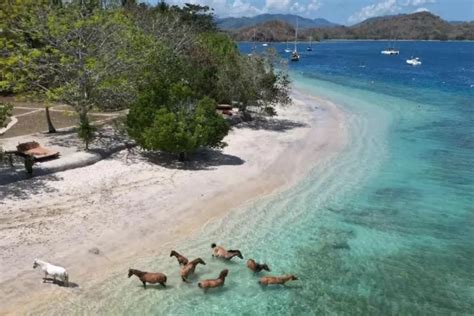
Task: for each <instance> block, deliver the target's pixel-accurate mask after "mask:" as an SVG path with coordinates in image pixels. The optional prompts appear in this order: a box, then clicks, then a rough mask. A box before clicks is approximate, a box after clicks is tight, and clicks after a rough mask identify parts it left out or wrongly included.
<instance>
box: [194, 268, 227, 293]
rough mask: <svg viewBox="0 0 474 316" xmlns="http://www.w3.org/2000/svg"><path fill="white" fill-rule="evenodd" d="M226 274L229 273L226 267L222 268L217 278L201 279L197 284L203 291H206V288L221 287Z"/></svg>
mask: <svg viewBox="0 0 474 316" xmlns="http://www.w3.org/2000/svg"><path fill="white" fill-rule="evenodd" d="M228 274H229V270H227V269H225V270H222V271H221V273H220V274H219V277H218V278H217V279H209V280H203V281H201V282H199V283H198V286H199V287H200V288H201V289H204V292H206V291H207V290H208V289H213V288H216V287H221V286H223V285H224V282H225V278H226V277H227V275H228Z"/></svg>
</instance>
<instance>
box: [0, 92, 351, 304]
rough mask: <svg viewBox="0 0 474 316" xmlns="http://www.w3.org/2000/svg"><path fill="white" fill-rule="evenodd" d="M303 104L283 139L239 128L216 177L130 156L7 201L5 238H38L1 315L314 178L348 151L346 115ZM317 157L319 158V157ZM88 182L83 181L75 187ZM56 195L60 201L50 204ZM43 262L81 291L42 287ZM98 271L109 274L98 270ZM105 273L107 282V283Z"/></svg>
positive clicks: (23, 250) (304, 99) (19, 259)
mask: <svg viewBox="0 0 474 316" xmlns="http://www.w3.org/2000/svg"><path fill="white" fill-rule="evenodd" d="M293 97H294V103H295V104H293V105H292V106H290V107H289V108H287V109H283V110H280V111H281V113H280V115H279V117H278V118H277V120H280V121H281V122H286V123H291V122H300V124H294V125H293V126H292V127H291V128H287V129H286V130H283V131H278V130H273V131H269V130H258V129H257V130H255V129H251V128H237V129H236V130H235V131H233V132H232V133H231V134H230V136H228V139H226V141H227V142H228V143H229V146H228V147H227V148H226V149H224V155H226V156H225V157H226V158H227V160H229V161H228V163H229V164H228V165H225V164H224V165H217V166H212V167H211V168H210V169H211V170H207V169H205V170H180V169H172V168H170V169H166V168H163V167H161V166H156V165H151V164H149V163H146V162H143V161H139V160H138V161H137V162H133V165H132V166H129V168H125V170H123V169H124V164H123V162H122V161H121V160H122V159H123V157H122V156H121V154H124V153H121V154H118V155H115V156H114V157H113V158H112V159H107V160H104V161H101V162H99V163H97V164H95V165H93V166H89V167H85V168H80V169H75V170H71V171H65V172H62V173H60V174H58V175H59V176H61V177H62V179H60V180H57V179H53V180H46V183H47V184H48V185H52V186H53V187H54V190H52V192H49V193H48V192H46V193H39V194H37V195H33V196H32V197H28V199H26V200H20V201H7V203H6V206H7V209H9V210H8V213H11V214H12V215H13V216H12V217H11V218H8V217H7V223H6V225H5V224H3V225H0V236H2V235H4V236H5V237H6V238H7V239H8V235H5V231H6V230H7V231H8V230H9V229H10V230H13V231H14V230H15V228H14V227H13V228H10V227H8V224H10V225H11V226H13V223H12V222H15V224H16V225H18V226H23V227H22V230H26V231H28V230H31V231H30V232H28V233H29V234H30V235H31V236H32V237H28V236H24V234H19V235H18V237H20V239H23V240H20V242H19V243H18V245H17V246H16V248H15V247H11V248H10V249H9V252H12V254H11V255H10V256H9V257H7V258H5V259H6V260H5V261H6V262H5V263H2V265H0V269H1V270H0V276H1V278H0V282H1V283H0V295H2V297H4V298H5V301H8V302H9V303H8V304H6V302H2V303H0V312H1V313H4V312H15V313H18V312H19V313H26V312H28V311H31V310H32V309H33V307H34V306H37V305H41V304H44V301H48V300H47V299H45V297H49V296H54V297H55V299H56V298H65V299H68V298H69V296H76V295H81V293H82V292H84V293H85V292H87V288H88V287H89V286H90V285H91V284H93V283H94V282H97V281H98V280H100V279H104V278H106V277H107V276H109V275H110V274H111V273H112V271H117V270H123V267H124V266H127V267H128V265H129V264H131V263H133V262H137V261H138V262H139V261H140V257H144V255H143V253H146V256H147V257H150V256H152V255H155V254H159V253H163V252H167V251H169V248H168V247H166V245H173V244H176V243H179V241H180V240H184V239H186V238H189V236H192V235H193V234H196V233H197V232H198V231H199V229H200V228H202V227H203V226H205V225H206V224H207V223H209V222H213V221H215V220H217V219H220V218H222V217H224V216H225V215H226V214H229V212H233V211H235V209H236V208H244V207H245V206H246V205H248V203H251V202H253V201H256V200H259V199H263V198H266V197H269V196H270V197H271V196H272V195H273V194H276V193H278V192H281V191H284V190H286V189H288V188H290V187H292V186H293V185H295V184H296V183H298V182H299V181H300V180H302V179H303V178H304V177H305V175H306V174H307V172H308V171H309V170H311V169H313V168H315V167H317V166H318V164H321V163H323V162H324V161H327V160H328V159H331V158H333V157H334V156H335V155H337V153H339V152H340V151H341V150H342V149H343V148H344V146H345V144H346V138H347V137H346V136H347V135H346V134H347V131H346V129H345V124H344V120H345V118H344V113H343V112H342V110H341V109H340V108H338V107H337V106H336V105H334V104H332V103H331V102H329V101H325V100H322V99H319V98H316V97H313V96H310V95H307V94H304V93H303V92H301V90H296V91H295V92H294V93H293ZM301 123H303V124H301ZM288 125H291V124H288ZM235 157H237V158H240V160H237V159H236V158H235ZM314 157H317V158H316V159H314V160H313V159H309V158H314ZM135 159H137V157H135ZM241 161H243V162H241ZM107 170H108V171H107ZM101 172H102V176H107V175H108V174H109V175H110V177H112V178H113V179H112V180H110V179H108V178H104V179H96V178H97V177H99V173H101ZM114 172H117V173H118V174H114ZM205 173H207V174H205ZM203 174H205V175H203ZM236 175H238V177H236ZM80 177H82V182H81V181H78V182H79V183H76V184H74V185H69V186H67V185H65V184H67V181H73V180H76V181H77V179H80ZM88 177H92V178H93V181H91V180H90V179H88ZM157 177H158V179H157ZM237 178H238V179H237ZM48 181H49V182H48ZM63 182H66V183H63ZM84 186H85V187H86V188H84ZM177 189H179V190H177ZM97 190H99V191H100V192H97ZM58 191H59V193H58ZM61 193H63V194H67V195H70V196H68V197H64V196H62V195H61ZM53 196H54V197H56V201H51V200H50V199H52V197H53ZM41 200H42V201H41ZM46 200H47V201H46ZM184 200H186V201H187V203H179V206H176V205H175V203H176V201H179V202H181V201H184ZM34 202H39V203H40V205H39V206H36V207H34V208H30V209H29V210H31V211H35V212H38V211H40V210H39V208H46V210H45V211H44V213H43V214H39V215H38V214H36V215H35V216H32V218H30V217H28V216H27V215H25V213H28V209H25V208H27V207H28V205H29V204H35V203H34ZM48 202H49V203H48ZM51 202H53V203H51ZM41 203H43V205H41ZM51 204H54V205H51ZM58 205H60V206H58ZM111 207H112V209H110V208H111ZM113 207H115V208H116V209H113ZM107 208H109V209H107ZM42 211H43V210H41V211H40V212H42ZM0 215H2V217H3V214H0ZM15 215H16V216H15ZM22 216H25V218H24V219H23V218H22ZM48 216H49V217H51V219H50V220H48V218H47V217H48ZM45 218H46V220H44V219H45ZM8 220H10V221H11V222H10V223H8ZM22 220H23V221H24V222H23V223H22ZM18 221H19V222H20V223H18ZM38 221H39V223H38ZM61 223H62V224H64V225H65V226H66V229H65V231H63V232H61V231H60V229H58V231H56V232H55V230H56V228H55V225H58V224H61ZM4 225H5V226H7V227H5V226H4ZM106 228H107V229H106ZM40 232H43V234H46V235H48V234H49V235H48V236H49V239H48V240H45V241H43V242H40V243H39V244H35V243H34V241H33V240H32V239H34V237H36V238H38V237H39V238H40V239H41V237H42V236H41V234H40ZM23 233H24V232H23ZM28 233H26V235H29V234H28ZM64 236H67V237H68V238H66V239H64V238H63V237H64ZM12 237H13V238H15V236H10V238H12ZM0 240H1V239H0ZM10 242H11V240H10ZM25 243H26V245H25ZM29 243H31V244H29ZM5 244H6V245H5ZM157 244H159V245H160V247H159V248H160V249H157V246H156V245H157ZM0 246H1V248H2V249H3V248H5V247H8V246H9V245H8V240H6V242H5V239H4V242H2V243H0ZM10 246H11V245H10ZM93 247H98V248H99V249H100V254H99V255H93V254H91V253H88V249H91V248H93ZM66 249H67V250H66ZM53 253H54V255H52V254H53ZM34 257H43V258H44V259H47V260H51V261H52V262H61V264H62V265H64V266H66V267H67V269H68V270H69V271H70V275H71V281H73V282H77V283H79V288H78V289H72V290H71V291H69V289H64V288H60V287H57V286H54V285H49V284H48V285H43V284H41V277H40V276H41V275H40V273H39V272H38V271H34V270H32V269H31V262H32V261H33V259H34ZM3 260H4V259H3V258H2V261H3ZM13 263H18V265H19V266H20V267H21V268H18V267H17V271H11V270H8V271H7V268H6V267H11V266H12V265H14V264H13ZM14 266H15V265H14ZM2 267H3V268H2ZM98 267H100V269H98V270H99V271H97V272H91V271H96V270H97V269H94V268H98ZM104 267H106V270H107V273H106V275H103V271H104ZM8 272H9V273H10V274H9V275H8V276H7V273H8ZM15 272H16V273H15ZM82 295H83V294H82Z"/></svg>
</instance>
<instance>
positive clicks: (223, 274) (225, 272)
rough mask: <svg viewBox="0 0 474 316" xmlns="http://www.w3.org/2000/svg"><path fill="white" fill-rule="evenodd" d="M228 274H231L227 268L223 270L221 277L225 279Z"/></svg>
mask: <svg viewBox="0 0 474 316" xmlns="http://www.w3.org/2000/svg"><path fill="white" fill-rule="evenodd" d="M227 274H229V270H227V269H224V270H222V271H221V273H220V274H219V279H222V280H224V279H225V278H226V277H227Z"/></svg>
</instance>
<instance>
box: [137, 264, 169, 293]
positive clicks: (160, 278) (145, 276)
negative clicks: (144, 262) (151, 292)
mask: <svg viewBox="0 0 474 316" xmlns="http://www.w3.org/2000/svg"><path fill="white" fill-rule="evenodd" d="M132 275H136V276H137V277H138V278H139V279H140V281H142V282H143V287H144V288H145V289H146V284H147V283H150V284H156V283H160V284H161V285H162V286H163V287H166V279H167V278H166V275H165V274H163V273H159V272H156V273H153V272H145V271H140V270H135V269H128V277H131V276H132Z"/></svg>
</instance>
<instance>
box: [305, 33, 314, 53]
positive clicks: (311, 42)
mask: <svg viewBox="0 0 474 316" xmlns="http://www.w3.org/2000/svg"><path fill="white" fill-rule="evenodd" d="M306 51H308V52H312V51H313V36H310V37H309V46H308V47H306Z"/></svg>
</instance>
